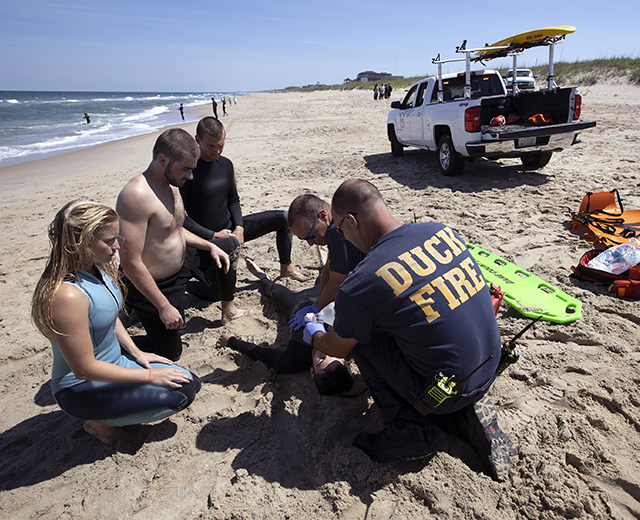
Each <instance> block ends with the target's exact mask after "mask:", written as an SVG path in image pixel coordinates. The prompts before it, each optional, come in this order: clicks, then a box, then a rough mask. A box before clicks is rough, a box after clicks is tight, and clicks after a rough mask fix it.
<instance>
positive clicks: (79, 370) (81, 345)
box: [32, 200, 200, 444]
mask: <svg viewBox="0 0 640 520" xmlns="http://www.w3.org/2000/svg"><path fill="white" fill-rule="evenodd" d="M49 239H50V240H51V253H50V255H49V260H48V262H47V266H46V267H45V270H44V272H43V273H42V276H41V277H40V281H39V282H38V285H37V286H36V289H35V292H34V294H33V302H32V318H33V322H34V323H35V325H36V327H37V328H38V330H39V331H40V332H41V333H42V334H43V335H44V336H45V337H46V338H48V339H49V340H50V341H51V348H52V350H53V369H52V375H51V391H52V393H53V397H54V399H55V401H56V403H58V405H59V406H60V408H62V410H64V411H65V412H66V413H67V414H69V415H70V416H72V417H77V418H79V419H84V420H85V423H84V428H85V430H86V431H87V432H89V433H90V434H92V435H94V436H95V437H97V438H98V439H100V440H101V441H102V442H104V443H106V444H110V443H112V442H114V441H116V440H118V439H119V438H121V437H122V433H123V432H122V430H120V428H119V426H126V425H130V424H141V423H149V422H155V421H159V420H162V419H164V418H165V417H167V416H169V415H172V414H174V413H176V412H178V411H179V410H182V409H183V408H186V407H187V406H189V405H190V404H191V402H193V400H194V398H195V395H196V393H197V392H198V391H199V390H200V380H199V379H198V377H197V376H196V375H195V374H192V373H191V372H189V371H188V370H186V369H184V368H182V367H179V366H177V365H174V364H173V363H172V362H171V361H170V360H169V359H167V358H164V357H162V356H158V355H156V354H152V353H147V352H142V351H141V350H139V349H138V348H137V347H136V345H135V344H134V343H133V340H132V339H131V337H130V336H129V334H128V333H127V331H126V329H125V328H124V327H123V325H122V323H121V322H120V319H119V318H118V313H119V311H120V309H121V308H122V294H121V288H122V281H121V276H120V273H119V271H118V269H117V267H116V265H115V262H114V255H115V253H116V251H118V250H119V249H120V245H119V240H120V238H119V222H118V215H117V214H116V212H115V211H114V210H113V209H111V208H109V207H107V206H104V205H102V204H98V203H96V202H93V201H90V200H74V201H72V202H69V203H68V204H67V205H66V206H64V207H63V208H62V209H61V210H60V211H59V212H58V214H57V215H56V217H55V218H54V220H53V222H52V223H51V225H50V226H49ZM121 348H123V349H125V350H126V351H127V352H128V355H123V354H122V351H121Z"/></svg>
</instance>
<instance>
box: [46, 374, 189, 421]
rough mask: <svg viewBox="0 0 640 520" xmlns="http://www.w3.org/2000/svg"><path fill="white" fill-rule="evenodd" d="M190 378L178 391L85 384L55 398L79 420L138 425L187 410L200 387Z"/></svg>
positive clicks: (160, 387) (59, 393) (152, 387)
mask: <svg viewBox="0 0 640 520" xmlns="http://www.w3.org/2000/svg"><path fill="white" fill-rule="evenodd" d="M154 366H156V365H155V364H154ZM163 366H167V365H163ZM191 376H192V379H191V381H189V382H188V383H186V384H183V385H182V386H181V387H180V388H171V387H165V386H155V385H141V384H110V385H100V386H96V387H93V386H94V384H93V383H92V382H91V381H85V382H83V383H80V384H78V385H75V386H72V387H70V388H65V389H64V390H60V391H59V392H57V393H56V394H55V396H54V398H55V400H56V402H57V403H58V405H59V406H60V408H62V409H63V410H64V411H65V412H66V413H67V414H69V415H70V416H72V417H76V418H78V419H84V420H104V421H107V423H108V424H110V425H111V426H125V425H128V424H141V423H146V422H153V421H158V420H161V419H164V418H165V417H167V416H169V415H172V414H174V413H176V412H179V411H180V410H183V409H184V408H186V407H187V406H189V405H190V404H191V403H192V402H193V400H194V399H195V397H196V393H198V391H199V390H200V386H201V383H200V379H199V378H198V376H196V375H195V374H193V373H191Z"/></svg>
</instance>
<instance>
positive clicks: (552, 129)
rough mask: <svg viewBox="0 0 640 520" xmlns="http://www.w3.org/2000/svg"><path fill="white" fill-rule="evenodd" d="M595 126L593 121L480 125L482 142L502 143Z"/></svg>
mask: <svg viewBox="0 0 640 520" xmlns="http://www.w3.org/2000/svg"><path fill="white" fill-rule="evenodd" d="M594 126H596V122H595V121H576V122H575V123H560V124H556V125H545V126H523V125H505V126H490V125H482V128H481V133H482V137H481V139H482V141H496V140H499V141H504V140H508V139H522V138H525V137H539V136H543V135H555V134H563V133H571V132H577V131H580V130H585V129H586V128H592V127H594Z"/></svg>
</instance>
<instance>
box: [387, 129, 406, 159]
mask: <svg viewBox="0 0 640 520" xmlns="http://www.w3.org/2000/svg"><path fill="white" fill-rule="evenodd" d="M389 140H390V141H391V155H393V156H394V157H400V156H401V155H402V154H403V153H404V146H402V145H401V144H400V141H398V138H397V137H396V131H395V130H394V129H393V128H390V129H389Z"/></svg>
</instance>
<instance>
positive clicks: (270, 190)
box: [0, 83, 640, 520]
mask: <svg viewBox="0 0 640 520" xmlns="http://www.w3.org/2000/svg"><path fill="white" fill-rule="evenodd" d="M581 92H582V94H583V110H582V119H584V120H596V121H597V123H598V124H597V127H596V128H593V129H589V130H586V131H585V132H583V134H582V143H580V144H578V145H576V146H574V147H572V148H571V149H569V150H565V151H564V152H562V153H557V154H554V156H553V158H552V159H551V162H550V163H549V165H548V166H546V167H545V168H544V169H542V170H540V171H537V172H535V171H534V172H532V171H525V170H523V168H522V167H521V163H520V161H519V160H515V159H503V160H499V161H486V160H476V161H475V162H474V163H471V164H467V165H466V166H465V170H464V172H463V174H462V175H460V176H459V177H453V178H450V177H444V176H442V175H441V174H440V173H439V171H438V166H437V158H436V154H435V153H432V152H424V151H419V150H406V151H405V154H404V156H403V157H392V156H391V153H390V145H389V141H388V139H387V136H386V130H385V122H386V115H387V112H388V110H389V103H387V102H382V101H374V100H373V96H372V93H371V92H370V91H366V92H362V91H348V92H338V91H326V92H314V93H288V94H284V93H280V94H268V93H259V94H252V95H249V96H242V97H239V98H238V104H237V105H231V106H228V108H227V111H228V113H229V117H225V118H223V123H225V125H226V129H227V141H226V146H225V152H224V155H225V156H227V157H228V158H230V159H231V160H232V161H233V162H234V165H235V169H236V176H237V179H238V188H239V193H240V197H241V202H242V208H243V212H244V213H245V214H248V213H252V212H256V211H262V210H267V209H286V208H288V206H289V203H290V202H291V200H292V199H293V198H294V197H295V196H297V195H299V194H302V193H307V192H309V193H314V194H316V195H318V196H319V197H321V198H324V199H325V200H327V201H330V200H331V196H332V194H333V192H334V191H335V189H336V188H337V187H338V186H339V185H340V184H341V183H342V181H343V180H345V179H348V178H353V177H358V178H363V179H367V180H369V181H371V182H373V183H374V184H375V185H376V186H377V187H378V188H379V189H380V191H381V192H382V194H383V196H384V198H385V200H386V202H387V204H388V206H389V208H390V209H391V211H392V213H393V214H394V216H395V217H396V218H398V220H400V221H403V222H413V221H428V220H437V221H440V222H443V223H446V224H448V225H449V226H451V227H452V228H453V229H455V230H456V231H458V233H459V234H460V235H462V236H463V237H464V238H465V239H467V240H468V241H469V242H471V243H473V244H476V245H478V246H480V247H483V248H486V249H488V250H490V251H492V252H494V253H496V254H498V255H500V256H502V257H504V258H505V259H507V260H509V261H511V262H513V263H515V264H517V265H518V266H520V267H522V268H524V269H527V270H529V271H530V272H532V273H533V274H535V275H537V276H539V277H541V278H542V279H544V280H546V281H547V282H549V283H551V284H553V285H555V286H557V287H558V288H560V289H561V290H563V291H565V292H566V293H568V294H569V295H571V296H573V297H575V298H577V299H579V300H580V301H581V302H582V304H583V311H582V318H581V319H580V320H579V321H577V322H574V323H571V324H567V325H559V324H554V323H550V322H540V323H538V324H537V325H536V326H535V327H534V328H533V329H532V330H530V331H528V332H527V333H526V334H525V336H524V337H523V339H522V340H521V342H520V347H519V353H520V355H521V359H520V361H519V362H518V363H517V364H516V365H514V366H512V367H511V368H510V369H509V370H508V371H507V372H506V373H505V375H503V376H501V377H500V378H498V379H497V380H496V382H495V383H494V385H493V386H492V388H491V390H490V391H489V394H488V395H489V396H490V398H491V399H492V400H493V402H494V403H495V405H496V408H497V410H498V415H499V421H500V425H501V427H502V428H503V429H504V430H505V431H506V432H507V433H508V434H509V435H510V437H511V439H512V440H513V441H514V444H515V445H516V447H517V452H518V455H517V457H515V458H514V459H513V464H512V468H511V471H510V474H509V478H508V480H507V481H506V482H504V483H498V482H494V481H493V480H491V479H490V478H489V477H487V476H486V475H484V474H482V473H480V472H478V464H477V460H476V459H475V458H474V456H473V454H472V453H470V450H469V448H468V446H466V445H465V444H464V443H462V442H461V441H460V440H458V439H457V438H456V437H453V436H451V435H448V434H445V433H443V432H442V431H440V430H438V429H436V428H435V427H433V428H432V429H431V430H430V431H429V439H430V441H431V442H432V444H433V445H434V447H435V448H436V449H437V454H436V455H435V457H434V458H433V459H432V460H430V461H429V462H427V463H425V462H412V463H400V462H394V463H391V464H380V463H376V462H373V461H371V460H370V459H369V458H368V457H367V456H366V455H365V454H364V453H363V452H361V451H359V450H358V449H356V448H354V447H352V445H351V443H352V440H353V437H354V436H355V435H356V433H358V432H361V431H369V432H375V431H378V430H379V429H380V428H381V427H382V419H381V416H380V414H379V412H378V410H377V408H376V407H375V405H374V404H373V402H372V399H371V398H370V397H369V395H368V393H367V392H366V389H365V387H364V384H363V382H362V380H361V379H360V378H359V377H358V379H357V381H356V386H355V389H354V396H355V397H353V398H340V397H323V396H320V395H319V394H318V393H317V391H316V390H315V387H314V386H313V384H312V382H311V379H310V376H309V374H308V373H299V374H293V375H278V374H276V373H275V372H274V371H273V370H270V369H268V368H267V367H266V366H265V365H264V364H262V363H260V362H253V361H251V360H250V359H249V358H247V357H244V356H243V355H241V354H238V353H236V352H234V351H232V350H230V349H227V348H216V341H217V339H218V338H219V337H220V335H221V334H222V333H224V332H229V333H233V334H236V335H238V336H239V337H240V338H242V339H245V340H248V341H253V342H255V343H264V344H265V345H273V346H275V347H277V346H283V345H284V344H285V343H286V339H287V334H288V328H287V321H286V320H285V319H284V318H283V317H281V316H279V315H278V314H277V313H276V311H275V309H274V308H273V306H272V304H271V303H270V302H269V300H268V299H267V298H265V297H264V296H263V295H262V293H261V291H260V289H259V284H258V283H257V282H256V280H255V279H254V278H253V277H252V276H251V275H250V273H249V272H248V271H247V269H246V267H245V266H244V262H243V261H241V262H240V268H239V273H238V285H237V295H236V302H237V304H238V306H239V307H241V308H244V309H249V310H250V311H251V314H250V316H248V317H244V318H241V319H238V320H236V321H234V322H232V323H230V324H228V325H225V326H222V325H221V322H220V306H219V304H217V303H214V304H208V303H205V302H202V301H201V300H198V299H196V298H195V297H191V296H187V300H186V303H187V327H186V330H185V331H184V336H183V339H184V343H185V347H184V353H183V355H182V358H181V360H180V364H181V365H183V366H185V367H187V368H189V369H191V370H193V371H194V372H195V373H196V374H198V375H199V376H200V377H201V378H202V379H203V387H202V390H201V391H200V393H199V394H198V396H197V398H196V400H195V402H194V403H193V405H192V406H191V407H190V408H188V409H187V410H185V411H183V412H180V413H178V414H176V415H174V416H172V417H170V418H169V419H167V420H165V421H163V422H161V423H159V424H155V425H144V426H140V427H136V428H134V440H132V441H130V442H128V443H122V444H121V445H117V446H105V445H103V444H101V443H100V442H99V441H98V440H97V439H95V438H94V437H92V436H90V435H88V434H87V433H85V431H84V430H83V428H82V421H80V420H77V419H73V418H71V417H68V416H67V415H65V414H64V413H63V412H62V411H61V410H60V409H59V408H58V407H57V406H56V404H55V403H54V401H53V398H52V397H51V393H50V388H49V379H50V370H51V361H52V356H51V349H50V347H49V344H48V342H47V341H45V340H44V338H43V337H41V336H40V335H39V334H38V333H37V332H36V330H35V328H34V327H33V325H32V324H31V321H30V318H29V312H30V300H31V294H32V291H33V288H34V287H35V284H36V282H37V279H38V277H39V275H40V273H41V271H42V269H43V267H44V262H45V258H46V256H47V254H48V240H47V238H46V229H47V226H48V224H49V222H50V221H51V220H52V218H53V216H54V214H55V213H56V211H57V210H58V209H59V208H60V207H62V206H63V205H64V204H65V203H66V202H68V201H69V200H71V199H73V198H77V197H80V196H87V197H91V198H93V199H96V200H98V201H100V202H103V203H106V204H109V205H111V206H115V202H116V198H117V195H118V193H119V192H120V190H121V189H122V187H123V186H124V185H125V183H126V182H127V181H128V180H129V179H130V178H131V177H133V176H134V175H136V174H138V173H140V172H142V171H143V170H144V169H145V168H146V166H147V165H148V163H149V162H150V160H151V149H152V146H153V143H154V141H155V139H156V137H157V135H158V133H153V134H149V135H144V136H140V137H136V138H131V139H126V140H123V141H119V142H115V143H111V144H107V145H103V146H100V147H96V148H92V149H89V150H84V151H80V152H76V153H71V154H67V155H62V156H58V157H52V158H49V159H44V160H41V161H35V162H31V163H26V164H22V165H18V166H12V167H7V168H2V169H0V187H1V188H2V189H1V193H0V207H1V215H2V218H1V220H0V229H1V231H2V235H3V236H4V237H5V239H4V247H3V248H2V251H1V252H0V284H1V285H0V287H2V295H3V301H4V302H5V303H4V305H3V306H2V309H1V310H0V326H1V327H2V331H1V332H2V338H3V339H2V347H3V348H2V350H1V351H0V381H1V383H0V388H1V389H2V390H1V392H0V517H2V518H6V519H9V518H12V519H13V518H20V519H23V518H24V519H34V518H43V519H59V518H60V519H71V518H73V519H94V518H100V519H124V518H130V519H164V518H166V519H296V518H297V519H306V518H313V519H335V518H338V519H345V520H351V519H365V518H366V519H367V520H373V519H375V520H381V519H395V520H400V519H414V518H415V519H417V518H421V519H430V518H433V519H436V518H437V519H440V520H442V519H461V518H475V519H487V520H489V519H491V520H501V519H520V518H522V519H524V518H526V519H553V518H587V519H591V518H593V519H607V518H616V519H633V518H635V519H637V518H640V390H639V389H638V388H639V386H640V371H639V369H640V343H639V338H640V300H627V299H620V298H617V297H616V296H614V295H612V294H611V293H608V292H607V288H606V287H600V286H596V285H594V284H590V283H588V282H580V281H577V280H575V279H573V278H570V277H569V274H570V273H571V265H575V264H576V263H577V261H578V260H579V258H580V257H581V255H582V254H583V253H584V252H586V251H587V250H589V249H591V245H590V244H589V243H588V242H587V241H585V240H584V238H583V236H581V235H580V234H579V233H577V232H575V231H574V230H572V228H571V224H570V216H569V211H570V210H577V209H578V207H579V206H580V201H581V200H582V197H583V196H584V194H585V193H586V192H587V191H602V190H610V189H613V188H617V189H618V190H619V191H620V194H621V197H622V201H623V203H624V205H625V207H626V208H629V209H640V190H639V186H640V120H639V119H638V112H639V111H638V109H639V105H640V87H635V86H629V85H627V84H626V83H625V84H620V83H617V84H616V83H610V84H604V85H595V86H593V87H588V88H586V87H583V88H581ZM402 95H403V93H402V92H394V93H393V96H392V100H396V99H400V98H401V96H402ZM201 110H202V112H201V115H211V108H210V106H203V107H202V109H201ZM179 126H181V127H183V128H185V129H186V130H187V131H189V132H191V133H194V132H195V124H193V123H191V124H184V125H179ZM243 255H244V256H246V257H249V258H252V259H253V260H254V261H256V262H257V263H258V264H259V265H260V266H261V267H262V268H263V269H264V270H265V271H266V272H267V273H268V274H269V275H270V276H271V277H272V278H275V277H277V275H278V273H279V264H278V259H277V253H276V244H275V236H267V237H264V238H261V239H258V240H256V241H253V242H249V243H247V244H246V246H245V247H244V250H243ZM293 263H294V265H295V267H296V268H297V269H299V270H301V271H303V272H305V273H306V274H308V275H309V276H312V277H313V276H316V275H317V274H318V272H319V269H320V260H319V257H318V253H317V250H316V248H315V247H314V248H311V247H309V246H307V244H306V243H303V242H301V241H296V242H295V243H294V249H293ZM281 282H282V283H283V284H285V285H287V286H288V287H290V288H292V289H294V290H303V289H305V288H308V287H310V286H311V284H312V282H307V283H301V282H296V281H292V280H288V279H287V280H282V281H281ZM528 321H529V320H527V319H524V318H523V317H522V316H521V315H519V314H518V313H517V312H515V311H514V310H512V309H510V308H509V307H508V306H507V305H506V304H503V306H502V307H501V309H500V311H499V314H498V325H499V327H500V331H501V334H502V337H503V339H504V340H507V339H510V338H511V337H512V336H513V335H514V334H515V333H516V332H518V331H519V330H521V329H522V328H523V327H524V326H525V325H526V324H527V323H528ZM129 330H130V332H131V334H135V335H138V334H142V333H143V330H142V329H140V328H137V327H135V326H132V327H130V329H129Z"/></svg>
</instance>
